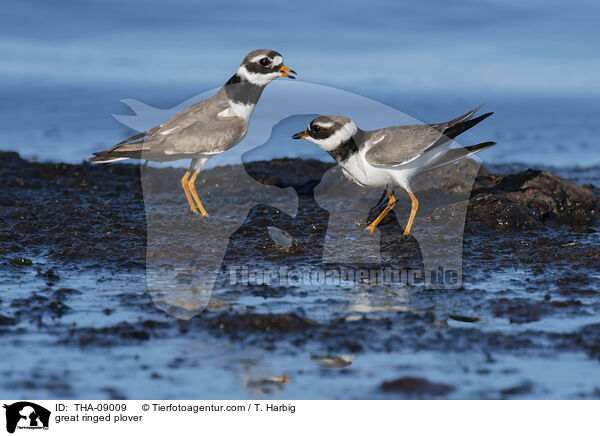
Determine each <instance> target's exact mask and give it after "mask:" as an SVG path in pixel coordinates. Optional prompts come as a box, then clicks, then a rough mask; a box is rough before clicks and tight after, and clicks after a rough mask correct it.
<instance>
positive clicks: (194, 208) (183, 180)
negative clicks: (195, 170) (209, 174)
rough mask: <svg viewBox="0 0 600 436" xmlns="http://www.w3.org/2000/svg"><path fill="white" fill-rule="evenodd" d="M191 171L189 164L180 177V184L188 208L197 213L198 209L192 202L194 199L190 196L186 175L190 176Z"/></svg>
mask: <svg viewBox="0 0 600 436" xmlns="http://www.w3.org/2000/svg"><path fill="white" fill-rule="evenodd" d="M191 172H192V167H191V166H190V168H189V169H188V170H187V171H186V172H185V174H184V176H183V177H182V179H181V186H182V187H183V192H185V196H186V198H187V201H188V204H189V205H190V209H191V210H192V212H194V213H196V214H197V213H199V212H198V209H196V205H195V204H194V201H193V200H192V196H191V195H190V188H189V181H188V177H189V176H190V173H191Z"/></svg>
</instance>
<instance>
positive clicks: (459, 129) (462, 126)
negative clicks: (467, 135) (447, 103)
mask: <svg viewBox="0 0 600 436" xmlns="http://www.w3.org/2000/svg"><path fill="white" fill-rule="evenodd" d="M493 113H494V112H488V113H487V114H483V115H480V116H478V117H477V118H467V119H466V120H464V121H459V122H457V123H454V124H450V125H449V126H448V127H447V128H446V129H445V130H444V136H446V137H447V138H450V139H454V138H456V137H457V136H458V135H460V134H461V133H463V132H466V131H467V130H469V129H470V128H471V127H473V126H475V125H477V124H479V123H480V122H482V121H483V120H485V119H486V118H487V117H489V116H491V115H492V114H493Z"/></svg>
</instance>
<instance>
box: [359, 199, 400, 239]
mask: <svg viewBox="0 0 600 436" xmlns="http://www.w3.org/2000/svg"><path fill="white" fill-rule="evenodd" d="M387 193H388V197H389V200H388V204H387V206H386V207H385V209H383V212H381V213H380V214H379V216H378V217H377V218H375V221H373V222H372V223H371V224H369V225H368V226H367V228H365V230H366V231H368V232H369V233H373V232H374V231H375V227H377V224H379V223H380V222H381V220H382V219H383V217H385V216H386V215H387V214H388V212H389V211H390V210H392V209H393V208H394V206H395V205H396V199H395V198H394V194H392V191H390V190H389V189H388V192H387Z"/></svg>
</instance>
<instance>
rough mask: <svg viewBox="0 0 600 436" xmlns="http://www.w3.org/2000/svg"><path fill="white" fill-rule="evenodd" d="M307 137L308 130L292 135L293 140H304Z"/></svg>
mask: <svg viewBox="0 0 600 436" xmlns="http://www.w3.org/2000/svg"><path fill="white" fill-rule="evenodd" d="M307 136H308V133H307V132H306V130H303V131H301V132H298V133H294V134H293V135H292V138H293V139H304V138H306V137H307Z"/></svg>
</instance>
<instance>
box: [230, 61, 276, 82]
mask: <svg viewBox="0 0 600 436" xmlns="http://www.w3.org/2000/svg"><path fill="white" fill-rule="evenodd" d="M237 74H238V76H240V77H241V78H242V79H244V80H247V81H248V82H250V83H252V84H253V85H256V86H267V85H268V84H269V83H271V82H272V81H273V80H275V79H277V78H278V77H279V76H280V75H281V74H279V73H278V72H277V71H275V72H273V73H269V74H259V73H251V72H250V71H248V70H247V69H246V67H245V66H244V65H242V66H241V67H239V68H238V70H237Z"/></svg>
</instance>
